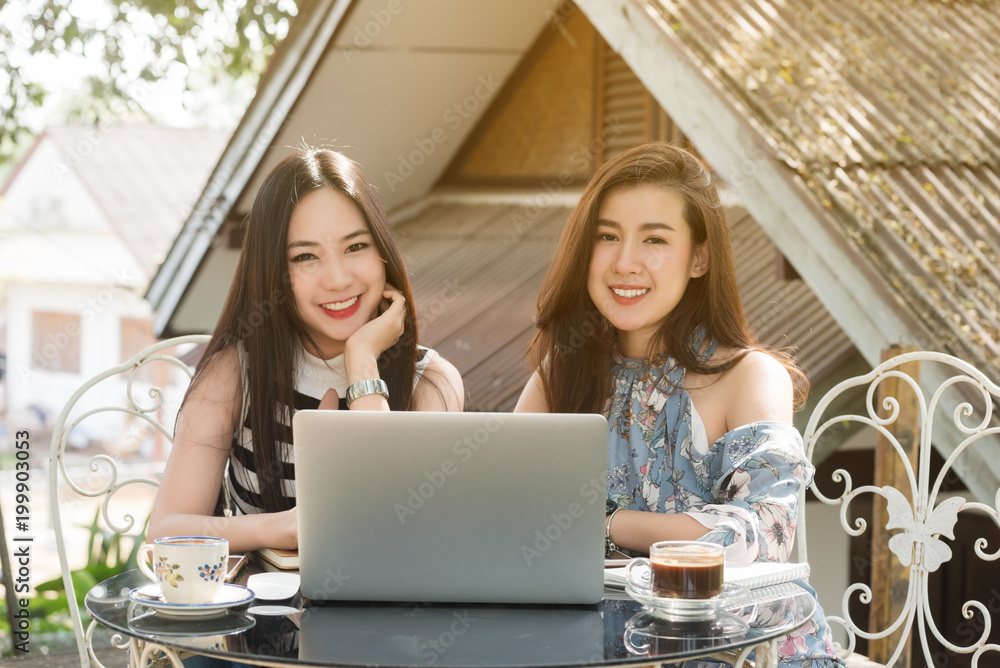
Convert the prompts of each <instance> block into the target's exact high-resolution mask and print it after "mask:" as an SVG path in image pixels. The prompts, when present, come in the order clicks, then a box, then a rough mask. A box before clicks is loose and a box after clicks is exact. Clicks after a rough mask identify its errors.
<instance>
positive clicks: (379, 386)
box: [347, 378, 389, 408]
mask: <svg viewBox="0 0 1000 668" xmlns="http://www.w3.org/2000/svg"><path fill="white" fill-rule="evenodd" d="M368 394H381V395H382V396H383V397H385V398H386V400H387V401H388V399H389V386H388V385H386V384H385V381H384V380H382V379H381V378H368V379H366V380H359V381H358V382H356V383H354V384H353V385H351V386H350V387H349V388H347V406H348V408H350V406H351V404H352V403H353V402H354V400H355V399H358V398H360V397H363V396H365V395H368Z"/></svg>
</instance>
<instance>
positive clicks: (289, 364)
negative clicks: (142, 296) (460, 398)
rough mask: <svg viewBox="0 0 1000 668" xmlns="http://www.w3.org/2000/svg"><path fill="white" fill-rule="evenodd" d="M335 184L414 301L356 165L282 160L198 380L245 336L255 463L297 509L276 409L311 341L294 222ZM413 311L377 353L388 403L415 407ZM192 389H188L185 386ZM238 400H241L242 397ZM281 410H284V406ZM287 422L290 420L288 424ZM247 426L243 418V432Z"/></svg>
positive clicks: (343, 160) (317, 158) (330, 159)
mask: <svg viewBox="0 0 1000 668" xmlns="http://www.w3.org/2000/svg"><path fill="white" fill-rule="evenodd" d="M319 188H332V189H333V190H336V191H337V192H340V193H343V194H344V195H347V196H348V197H350V198H351V199H352V200H353V201H354V203H355V204H356V205H357V207H358V210H359V211H360V212H361V214H362V215H363V216H364V219H365V222H366V223H367V224H368V229H369V231H370V232H371V234H372V237H373V238H374V241H375V246H376V247H377V248H378V252H379V254H380V255H381V257H382V259H383V260H385V274H386V282H387V283H390V284H392V285H393V286H394V287H395V288H397V289H399V290H400V291H401V292H402V293H403V296H404V297H405V298H406V303H407V304H411V305H412V303H413V295H412V294H411V292H410V282H409V280H408V279H407V276H406V269H405V267H404V266H403V258H402V255H401V254H400V252H399V249H398V248H397V246H396V243H395V241H394V240H393V238H392V234H391V233H390V230H389V223H388V221H387V220H386V216H385V211H384V210H383V209H382V205H381V204H380V203H379V201H378V199H377V198H376V196H375V192H374V189H373V188H372V186H371V185H370V184H369V182H368V180H367V178H365V176H364V174H363V172H362V171H361V168H360V167H359V166H358V164H357V163H355V162H353V161H351V160H350V159H348V158H347V157H346V156H344V155H343V154H341V153H337V152H335V151H330V150H325V149H310V150H305V151H301V152H299V153H296V154H294V155H291V156H289V157H287V158H285V159H284V160H282V161H281V162H280V163H278V165H277V166H276V167H275V168H274V169H273V170H271V173H270V174H268V176H267V178H266V179H265V180H264V182H263V183H262V184H261V186H260V190H259V191H258V192H257V196H256V197H255V198H254V202H253V207H252V209H251V211H250V215H249V216H248V217H247V220H246V221H245V229H246V234H245V235H244V240H243V251H242V253H241V254H240V259H239V263H238V264H237V266H236V275H235V276H234V277H233V283H232V285H231V286H230V288H229V295H228V297H226V303H225V306H223V309H222V315H220V316H219V322H218V324H217V325H216V327H215V331H214V332H213V334H212V340H211V342H210V343H209V344H208V347H207V348H206V350H205V354H204V355H203V356H202V360H201V363H200V364H199V365H198V370H197V372H196V373H195V376H194V379H193V380H192V383H191V387H194V386H195V384H196V383H197V382H198V380H199V378H200V377H201V375H202V373H203V371H204V370H205V368H207V367H208V365H209V364H210V363H211V360H212V358H213V356H214V355H215V354H217V353H219V352H222V351H224V350H228V349H230V347H232V346H235V345H236V344H237V343H238V342H240V341H242V343H243V346H244V348H245V350H246V357H247V366H246V369H245V372H246V385H247V392H248V397H247V403H248V406H244V407H243V408H244V410H246V409H247V408H249V409H250V410H249V411H248V412H247V414H248V419H249V423H250V424H249V426H250V431H251V433H252V435H253V457H254V468H255V469H256V473H257V476H258V480H259V481H260V483H259V484H260V495H261V502H262V505H263V509H264V510H265V511H268V512H273V511H279V510H285V509H287V508H289V507H291V504H290V503H288V501H287V499H286V497H285V496H284V493H283V491H282V489H281V484H280V474H281V470H282V467H281V464H280V461H279V459H278V448H277V446H276V442H277V441H285V442H290V440H291V439H290V436H289V435H288V433H287V431H288V428H287V427H286V426H284V425H282V424H280V423H278V422H277V421H276V420H275V408H278V407H282V406H287V407H289V416H290V414H291V412H292V410H293V407H294V405H295V402H294V390H293V388H294V382H295V368H294V367H295V358H296V354H297V351H298V348H299V346H300V345H301V342H302V341H307V342H310V343H312V344H313V347H314V348H315V342H314V341H313V340H312V338H311V337H310V336H309V334H308V332H307V331H306V328H305V326H304V325H303V323H302V319H301V318H300V317H299V314H298V313H297V311H296V309H295V299H294V297H293V295H292V290H291V281H290V279H289V274H288V257H287V252H286V250H285V249H286V247H287V245H288V226H289V221H290V219H291V216H292V210H293V209H294V208H295V205H296V204H298V202H299V201H300V200H301V199H302V198H303V197H304V196H305V195H307V194H308V193H310V192H312V191H314V190H318V189H319ZM414 311H415V309H414V308H412V306H411V307H410V308H407V309H406V322H405V325H404V327H403V334H402V336H400V338H399V340H398V341H397V342H396V344H395V345H393V346H392V347H391V348H389V349H388V350H386V351H385V352H383V353H382V354H381V355H380V356H379V358H378V368H379V374H380V375H381V377H382V379H383V380H384V381H385V382H386V385H387V386H388V388H389V407H390V408H391V409H392V410H409V409H410V408H411V399H412V394H413V379H414V375H415V365H416V359H417V321H416V316H415V315H414ZM188 391H189V392H190V389H189V390H188ZM236 400H237V401H239V400H240V398H239V397H237V398H236ZM282 412H283V411H282ZM289 424H290V422H289ZM241 427H242V425H237V430H239V428H241Z"/></svg>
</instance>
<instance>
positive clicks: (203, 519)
mask: <svg viewBox="0 0 1000 668" xmlns="http://www.w3.org/2000/svg"><path fill="white" fill-rule="evenodd" d="M276 515H278V513H261V514H256V515H237V516H234V517H210V516H205V515H183V514H179V513H178V514H174V515H170V516H168V517H164V518H162V519H161V520H159V521H157V522H155V523H154V522H152V521H150V523H149V531H148V532H147V533H146V541H147V542H152V541H153V540H154V539H156V538H161V537H164V536H218V537H219V538H225V539H226V540H228V541H229V551H230V553H240V552H250V551H252V550H256V549H259V548H262V547H272V548H281V549H296V548H297V547H298V544H297V541H296V540H295V539H294V538H295V537H291V539H290V537H289V536H288V532H286V531H278V530H276V525H280V522H276V521H275V520H276Z"/></svg>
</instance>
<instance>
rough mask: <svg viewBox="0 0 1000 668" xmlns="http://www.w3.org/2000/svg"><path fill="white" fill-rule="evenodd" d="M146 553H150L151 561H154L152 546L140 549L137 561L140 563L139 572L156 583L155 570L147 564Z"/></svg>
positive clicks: (144, 546)
mask: <svg viewBox="0 0 1000 668" xmlns="http://www.w3.org/2000/svg"><path fill="white" fill-rule="evenodd" d="M146 552H149V558H150V561H152V558H153V546H152V545H143V546H142V547H140V548H139V551H138V552H137V553H136V557H135V559H136V561H137V562H138V563H139V570H140V571H142V574H143V575H145V576H146V577H147V578H149V579H150V580H152V581H153V582H156V581H157V580H156V573H154V572H153V569H152V568H150V567H149V564H147V563H146Z"/></svg>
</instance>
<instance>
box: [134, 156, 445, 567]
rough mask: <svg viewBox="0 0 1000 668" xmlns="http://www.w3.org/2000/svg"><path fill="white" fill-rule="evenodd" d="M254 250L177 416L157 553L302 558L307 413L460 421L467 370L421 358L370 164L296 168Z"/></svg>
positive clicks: (255, 226) (256, 218)
mask: <svg viewBox="0 0 1000 668" xmlns="http://www.w3.org/2000/svg"><path fill="white" fill-rule="evenodd" d="M244 239H245V241H244V247H243V251H242V253H241V255H240V260H239V264H238V265H237V268H236V275H235V276H234V278H233V283H232V285H231V287H230V290H229V296H228V297H227V299H226V304H225V306H224V307H223V311H222V314H221V316H220V317H219V323H218V325H217V326H216V329H215V332H214V333H213V336H212V341H211V343H210V344H209V346H208V348H207V349H206V351H205V354H204V355H203V357H202V361H201V362H200V363H199V366H198V369H197V371H196V373H195V376H194V378H193V380H192V383H191V386H190V388H189V390H188V393H187V395H186V396H185V398H184V403H183V405H182V407H181V410H180V413H179V415H178V419H177V431H176V436H175V439H174V446H173V450H172V451H171V453H170V457H169V459H168V460H167V467H166V472H165V473H164V476H163V480H162V483H161V485H160V489H159V492H158V494H157V498H156V503H155V505H154V508H153V513H152V515H151V517H150V522H149V531H148V532H147V539H148V540H152V539H154V538H156V537H160V536H178V535H205V536H220V537H223V538H227V539H228V540H229V542H230V548H231V549H232V550H233V551H237V552H244V551H248V550H254V549H258V548H261V547H271V548H286V549H295V548H296V547H297V546H298V525H297V521H296V517H297V516H296V510H295V467H294V462H293V459H292V446H291V433H290V431H291V428H290V425H291V416H292V414H294V413H295V411H297V410H301V409H316V408H319V409H329V410H435V411H443V410H462V404H463V397H464V390H463V388H462V380H461V378H460V377H459V375H458V372H457V371H456V370H455V368H454V367H453V366H452V365H451V364H449V363H448V362H447V361H446V360H444V359H443V358H441V357H440V356H439V355H437V354H436V353H435V352H434V351H433V350H430V349H428V348H423V347H421V346H419V345H417V322H416V316H415V313H414V309H413V308H412V307H410V308H407V304H408V303H410V302H411V294H410V286H409V281H408V280H407V275H406V268H405V267H404V266H403V261H402V256H401V254H400V252H399V250H398V248H397V247H396V244H395V241H394V240H393V238H392V235H391V232H390V229H389V225H388V223H387V221H386V218H385V213H384V211H383V210H382V207H381V205H380V204H379V202H378V200H377V199H376V198H375V195H374V192H373V190H372V188H371V186H370V185H369V184H368V180H367V179H366V178H364V176H363V174H362V173H361V170H360V168H359V167H358V165H357V164H355V163H354V162H352V161H351V160H349V159H347V158H346V157H345V156H343V155H341V154H339V153H336V152H333V151H328V150H309V151H303V152H301V153H297V154H295V155H292V156H290V157H288V158H286V159H285V160H283V161H282V162H281V163H279V164H278V165H277V166H276V167H275V168H274V170H273V171H272V172H271V173H270V174H269V175H268V177H267V178H266V179H265V180H264V182H263V184H262V185H261V187H260V190H259V191H258V193H257V196H256V198H255V199H254V204H253V208H252V210H251V212H250V216H249V217H248V219H247V222H246V235H245V237H244ZM227 472H228V475H224V474H225V473H227ZM223 484H225V485H226V486H227V489H228V492H229V494H228V496H229V497H230V498H231V500H232V502H233V508H232V509H231V511H232V512H231V516H223V513H222V508H221V499H222V498H223V494H222V486H223Z"/></svg>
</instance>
